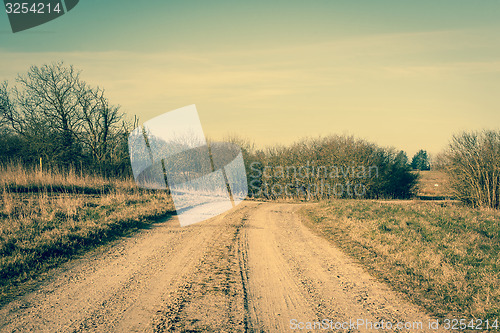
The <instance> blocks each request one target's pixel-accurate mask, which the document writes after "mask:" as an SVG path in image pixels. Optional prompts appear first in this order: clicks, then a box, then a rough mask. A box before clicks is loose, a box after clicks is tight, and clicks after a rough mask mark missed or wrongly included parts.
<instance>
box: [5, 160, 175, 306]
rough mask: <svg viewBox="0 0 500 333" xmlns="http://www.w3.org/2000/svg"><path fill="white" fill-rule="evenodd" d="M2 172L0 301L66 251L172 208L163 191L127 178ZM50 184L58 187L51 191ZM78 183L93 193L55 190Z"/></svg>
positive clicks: (79, 249)
mask: <svg viewBox="0 0 500 333" xmlns="http://www.w3.org/2000/svg"><path fill="white" fill-rule="evenodd" d="M2 171H5V169H4V170H0V172H2ZM7 176H8V177H10V178H8V177H3V175H2V180H1V184H2V185H0V306H1V305H3V304H5V303H6V302H7V301H8V300H10V299H12V297H15V296H16V295H18V294H20V293H22V291H23V290H25V289H27V288H28V287H27V286H28V285H29V284H31V283H33V281H34V280H36V278H37V277H38V276H40V275H41V274H43V273H44V272H46V271H47V270H48V269H49V268H52V267H55V266H56V265H57V264H59V263H61V262H63V261H66V260H68V258H70V257H71V256H73V255H75V254H79V253H82V252H83V251H85V250H89V249H92V248H95V247H97V246H99V245H101V244H104V243H106V242H107V241H110V240H113V239H116V238H117V237H120V236H123V235H127V234H130V233H131V232H133V231H134V230H137V229H140V228H145V227H147V226H149V225H151V224H152V223H154V222H156V221H158V220H159V219H161V218H164V217H166V216H168V215H170V214H172V213H173V212H174V211H175V210H174V207H173V203H172V201H171V198H170V196H169V195H168V194H167V193H166V192H164V191H146V190H142V189H139V188H137V187H135V185H134V183H133V181H131V180H129V179H125V180H119V179H113V180H106V179H103V178H98V177H87V178H83V179H82V178H81V177H79V176H77V175H74V174H68V175H66V176H67V177H66V178H65V175H64V174H63V173H51V172H44V173H33V174H30V173H29V172H27V171H26V170H23V169H22V168H18V169H17V170H14V169H13V170H11V173H10V174H8V173H7ZM6 178H7V180H6ZM33 184H37V186H38V187H37V188H36V190H34V191H29V190H28V191H12V188H19V187H21V186H28V187H31V186H33ZM49 185H51V186H59V187H57V188H58V190H56V191H52V192H51V191H50V189H51V186H49ZM77 186H80V188H86V189H92V190H93V192H91V193H93V194H83V193H81V192H74V191H71V190H70V191H60V189H61V188H65V189H74V188H76V187H77ZM52 188H53V187H52ZM103 188H106V190H105V191H103V190H102V189H103Z"/></svg>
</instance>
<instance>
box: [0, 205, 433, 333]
mask: <svg viewBox="0 0 500 333" xmlns="http://www.w3.org/2000/svg"><path fill="white" fill-rule="evenodd" d="M298 208H299V206H298V205H290V204H271V203H256V202H244V203H242V204H241V205H239V206H237V207H236V208H235V209H233V210H231V211H229V212H227V213H225V214H223V215H221V216H219V217H217V218H214V219H212V220H210V221H206V222H203V223H199V224H195V225H192V226H189V227H184V228H181V227H179V226H178V222H177V223H176V220H175V218H172V219H170V220H168V221H166V222H165V223H160V224H156V225H155V226H154V227H153V228H151V229H149V230H144V231H142V232H140V233H138V234H136V235H135V236H133V237H131V238H126V239H124V240H121V241H120V242H116V243H115V244H113V245H112V246H108V247H106V248H105V249H104V250H102V249H101V250H99V251H94V252H93V253H90V254H88V255H86V256H85V257H84V258H81V259H75V260H73V261H71V262H69V263H67V264H65V265H63V267H61V268H58V269H55V270H54V271H53V272H52V273H51V274H50V276H49V277H48V278H47V279H46V282H45V283H44V285H42V286H41V287H40V288H39V289H38V290H37V291H36V292H33V293H31V294H28V295H25V296H24V297H21V298H19V299H18V300H16V301H14V302H12V303H10V304H7V305H6V306H5V307H4V308H2V309H0V331H1V332H89V331H90V332H150V331H159V332H163V331H165V332H170V331H174V332H183V331H188V332H197V331H200V332H205V331H212V332H245V331H248V332H283V331H292V330H291V327H292V326H293V325H294V323H298V322H313V321H318V320H323V319H329V320H333V321H334V322H335V321H341V322H344V321H349V319H351V320H353V321H356V320H357V319H364V320H370V321H372V322H376V321H380V320H384V321H391V322H392V323H397V322H408V321H412V322H413V321H421V322H423V325H424V328H426V325H427V321H428V316H426V315H425V314H423V313H422V312H420V311H419V310H418V309H417V308H416V307H415V306H413V305H411V304H409V303H407V302H406V301H403V300H402V299H401V298H400V297H398V296H397V295H396V294H395V293H394V292H392V291H390V290H389V288H388V287H387V286H385V285H383V284H381V283H378V282H376V281H375V280H374V279H373V278H372V277H370V276H369V275H368V274H367V273H366V272H365V271H364V270H363V269H362V268H361V267H360V266H359V265H358V264H356V263H355V262H354V261H353V260H351V259H349V258H348V257H346V256H345V255H344V254H343V253H342V252H340V251H339V250H338V249H336V248H335V247H333V246H332V245H331V244H330V243H328V242H327V241H326V240H324V239H322V238H320V237H318V236H316V235H314V234H313V233H312V232H311V231H309V229H307V228H306V227H304V226H303V225H302V223H301V221H300V215H298V213H297V209H298ZM293 319H296V320H297V321H296V322H295V321H292V320H293ZM363 327H364V326H362V327H361V328H363ZM360 330H364V329H360ZM295 331H300V330H295ZM303 331H305V330H303ZM318 331H324V330H318ZM345 331H347V330H345ZM351 331H357V330H356V329H352V326H351ZM378 331H379V332H380V331H381V330H378ZM423 331H428V330H426V329H425V330H419V332H423Z"/></svg>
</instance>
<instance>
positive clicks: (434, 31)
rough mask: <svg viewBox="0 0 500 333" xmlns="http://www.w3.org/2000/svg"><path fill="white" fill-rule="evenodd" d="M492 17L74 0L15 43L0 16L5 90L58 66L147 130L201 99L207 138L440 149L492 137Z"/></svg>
mask: <svg viewBox="0 0 500 333" xmlns="http://www.w3.org/2000/svg"><path fill="white" fill-rule="evenodd" d="M499 17H500V2H499V1H488V0H485V1H481V2H473V1H462V0H453V1H451V0H442V1H428V0H424V1H411V2H410V1H401V0H393V1H388V0H378V1H371V0H370V1H347V0H344V1H336V0H329V1H319V0H311V1H294V0H291V1H290V0H288V1H258V0H256V1H238V0H233V1H217V0H214V1H190V0H184V1H165V0H151V1H128V0H121V1H118V0H106V1H98V0H81V1H80V3H79V4H78V5H77V6H76V7H75V8H74V9H73V10H72V11H70V12H68V13H67V14H65V15H63V16H62V17H60V18H58V19H55V20H53V21H51V22H48V23H46V24H44V25H41V26H39V27H36V28H33V29H30V30H26V31H23V32H18V33H15V34H14V33H12V31H11V30H10V26H9V22H8V18H7V15H6V13H5V12H4V11H0V82H1V81H3V80H8V81H9V83H10V84H11V85H13V84H15V78H16V75H17V74H18V73H25V72H26V71H27V70H28V68H29V66H31V65H43V64H46V63H52V62H56V61H64V63H65V64H67V65H73V66H74V67H75V68H77V69H79V70H81V78H82V79H83V80H84V81H86V82H87V83H90V84H92V85H94V86H100V87H102V88H104V89H105V91H106V95H107V97H108V98H109V99H110V102H111V103H112V104H117V105H120V106H121V110H122V111H123V112H125V113H126V114H127V115H129V116H131V117H132V116H133V115H137V116H138V117H139V119H140V121H141V122H145V121H147V120H149V119H151V118H154V117H155V116H158V115H160V114H163V113H165V112H167V111H170V110H174V109H177V108H180V107H183V106H186V105H191V104H195V105H196V107H197V109H198V113H199V115H200V119H201V123H202V125H203V128H204V130H205V134H206V135H207V136H209V137H211V138H222V137H224V136H225V135H234V134H237V135H239V136H242V137H245V138H248V139H250V140H251V141H253V142H255V144H256V145H257V146H258V147H264V146H267V145H274V144H289V143H291V142H294V141H297V140H299V139H300V138H304V137H313V138H314V137H319V136H326V135H329V134H348V135H354V136H356V137H359V138H362V139H366V140H368V141H371V142H375V143H377V144H379V145H380V146H384V147H395V148H396V149H402V150H405V151H406V152H407V153H408V155H409V156H410V157H411V156H412V155H413V154H414V153H415V152H417V151H418V150H419V149H425V150H427V151H428V152H429V153H431V154H436V153H438V152H440V151H441V150H442V149H443V148H445V147H446V145H447V143H448V142H449V140H450V139H451V137H452V136H453V134H457V133H459V132H461V131H464V130H480V129H498V128H499V124H500V112H499V111H500V99H499V98H498V97H497V96H498V95H499V94H498V92H497V91H498V88H499V86H500V20H499Z"/></svg>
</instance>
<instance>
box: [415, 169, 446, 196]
mask: <svg viewBox="0 0 500 333" xmlns="http://www.w3.org/2000/svg"><path fill="white" fill-rule="evenodd" d="M418 173H419V175H420V179H419V184H418V185H419V188H418V193H417V195H418V196H420V197H427V198H450V197H451V196H452V192H451V189H450V187H449V182H448V176H447V175H446V173H445V172H443V171H435V170H431V171H418Z"/></svg>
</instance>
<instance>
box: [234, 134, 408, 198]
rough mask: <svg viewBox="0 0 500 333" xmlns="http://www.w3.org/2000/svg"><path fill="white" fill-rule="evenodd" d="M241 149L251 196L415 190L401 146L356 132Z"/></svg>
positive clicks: (394, 194) (404, 193) (393, 194)
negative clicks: (393, 146)
mask: <svg viewBox="0 0 500 333" xmlns="http://www.w3.org/2000/svg"><path fill="white" fill-rule="evenodd" d="M235 141H236V143H239V144H240V146H241V147H242V149H243V153H244V158H245V164H246V169H247V170H246V171H247V177H248V190H249V195H250V196H251V197H256V198H259V197H260V198H266V199H278V198H290V199H305V200H317V199H331V198H373V199H380V198H402V199H404V198H410V197H412V196H413V195H414V194H415V191H416V189H417V182H418V174H416V173H414V172H412V169H411V166H410V164H409V163H408V157H407V155H406V153H405V152H403V151H399V152H398V151H396V150H393V149H387V148H381V147H378V146H377V145H375V144H373V143H369V142H366V141H364V140H359V139H356V138H354V137H352V136H338V135H337V136H329V137H325V138H317V139H304V140H301V141H299V142H297V143H295V144H292V145H290V146H275V147H271V148H268V149H265V150H254V149H252V146H251V145H250V144H248V143H245V142H241V141H240V142H238V140H237V139H236V140H235Z"/></svg>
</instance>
